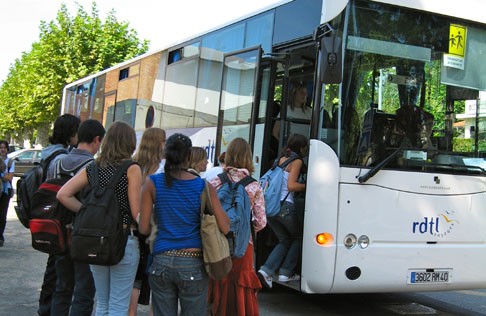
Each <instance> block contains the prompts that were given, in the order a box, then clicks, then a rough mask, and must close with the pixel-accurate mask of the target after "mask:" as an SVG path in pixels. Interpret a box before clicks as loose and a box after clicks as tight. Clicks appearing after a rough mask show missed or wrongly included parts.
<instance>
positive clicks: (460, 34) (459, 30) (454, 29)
mask: <svg viewBox="0 0 486 316" xmlns="http://www.w3.org/2000/svg"><path fill="white" fill-rule="evenodd" d="M466 35H467V28H466V27H465V26H462V25H457V24H451V25H450V27H449V54H452V55H456V56H460V57H463V58H464V57H465V53H466Z"/></svg>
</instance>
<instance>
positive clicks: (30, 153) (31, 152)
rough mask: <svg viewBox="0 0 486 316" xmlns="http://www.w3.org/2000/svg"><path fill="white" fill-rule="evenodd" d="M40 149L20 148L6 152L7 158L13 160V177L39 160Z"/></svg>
mask: <svg viewBox="0 0 486 316" xmlns="http://www.w3.org/2000/svg"><path fill="white" fill-rule="evenodd" d="M41 151H42V150H41V149H34V148H31V149H20V150H17V151H14V152H12V153H10V154H8V155H7V156H8V158H10V159H14V160H15V171H14V177H20V176H22V175H23V174H24V173H25V172H26V171H27V170H29V169H31V168H32V167H34V166H35V165H36V164H38V163H40V161H41Z"/></svg>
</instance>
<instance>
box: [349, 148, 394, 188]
mask: <svg viewBox="0 0 486 316" xmlns="http://www.w3.org/2000/svg"><path fill="white" fill-rule="evenodd" d="M401 151H402V147H399V148H397V150H395V151H394V152H392V153H391V154H390V156H388V157H386V158H385V159H383V160H382V161H380V162H379V163H378V164H377V165H376V166H374V167H373V168H371V169H370V170H369V171H368V172H367V173H366V174H365V175H363V176H361V177H359V178H358V182H359V183H365V182H366V181H368V180H369V179H370V178H371V177H373V176H374V175H375V174H376V173H377V172H378V171H380V170H381V169H382V168H383V167H384V166H386V165H387V164H388V163H389V162H390V161H391V160H392V159H394V158H395V157H396V156H397V155H398V154H399V153H400V152H401Z"/></svg>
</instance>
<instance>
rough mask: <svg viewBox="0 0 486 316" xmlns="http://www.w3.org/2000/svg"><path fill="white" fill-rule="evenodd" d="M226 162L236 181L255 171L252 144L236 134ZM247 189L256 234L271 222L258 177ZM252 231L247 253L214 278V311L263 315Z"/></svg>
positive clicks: (215, 180)
mask: <svg viewBox="0 0 486 316" xmlns="http://www.w3.org/2000/svg"><path fill="white" fill-rule="evenodd" d="M225 165H226V167H225V168H224V172H225V173H226V174H227V176H228V178H229V179H230V180H231V181H232V182H238V181H240V180H241V179H244V178H246V177H247V176H250V175H251V174H252V173H253V172H254V171H255V167H254V165H253V159H252V152H251V148H250V145H249V144H248V142H247V141H246V140H244V139H243V138H235V139H233V140H232V141H231V142H230V143H229V145H228V148H227V150H226V157H225ZM210 183H211V184H212V185H213V186H214V187H215V188H216V189H220V188H221V187H222V185H223V183H222V181H221V178H220V177H219V176H218V177H215V178H213V179H212V180H211V181H210ZM245 191H246V193H247V194H248V197H249V200H250V205H251V209H250V211H251V224H252V225H253V230H254V233H255V234H256V233H257V232H258V231H260V230H262V229H263V228H264V227H265V226H266V224H267V217H266V215H265V201H264V199H263V192H262V188H261V187H260V185H259V184H258V182H257V181H253V182H251V183H250V184H248V185H247V186H246V187H245ZM251 235H252V234H250V239H249V240H248V243H249V244H248V248H247V249H246V252H245V254H244V255H243V257H241V258H235V257H233V267H232V269H231V271H230V272H229V274H228V275H227V276H226V277H225V278H224V279H222V280H219V281H216V280H210V282H209V303H210V305H211V315H217V316H225V315H235V316H255V315H259V311H258V300H257V292H258V291H259V290H260V289H261V287H262V286H261V284H260V281H259V280H258V277H257V275H256V272H255V269H254V268H253V267H254V262H253V238H252V237H251Z"/></svg>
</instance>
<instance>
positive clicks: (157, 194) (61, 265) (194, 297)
mask: <svg viewBox="0 0 486 316" xmlns="http://www.w3.org/2000/svg"><path fill="white" fill-rule="evenodd" d="M50 141H51V145H50V146H48V147H46V148H45V149H44V150H43V152H42V156H43V157H46V156H47V155H48V154H49V153H50V152H52V151H54V150H56V149H58V148H65V149H67V148H69V147H71V146H73V147H76V146H77V148H75V149H73V150H71V151H70V152H69V154H66V155H62V156H61V157H59V158H58V159H62V161H63V163H65V164H67V165H70V166H74V165H76V164H79V162H80V161H81V160H83V159H84V160H88V159H92V157H93V156H94V155H95V154H96V153H97V152H98V150H100V152H99V153H98V155H97V157H96V158H95V159H94V162H92V163H96V164H97V166H98V172H99V181H100V186H101V187H103V186H105V185H106V184H107V183H108V181H109V179H110V178H111V177H112V176H113V175H114V173H115V171H116V169H117V167H118V166H120V165H121V164H122V163H123V162H124V161H126V160H134V161H135V162H136V164H132V165H130V167H129V168H128V169H127V171H126V172H125V174H124V175H123V176H122V178H121V179H120V181H119V182H118V183H117V186H116V196H117V199H118V201H119V202H120V206H121V207H120V208H121V212H122V216H123V224H124V227H125V228H126V230H127V233H128V234H129V238H128V241H127V244H126V248H125V256H124V257H123V259H122V260H121V261H120V262H119V263H118V264H116V265H113V266H100V265H87V264H83V263H79V262H73V261H72V260H71V259H70V256H69V253H67V254H63V255H55V256H54V255H50V256H49V259H48V264H47V267H46V273H45V278H44V284H43V286H42V291H41V297H40V305H39V310H38V314H39V315H91V313H92V309H93V302H94V297H96V315H117V316H118V315H128V312H129V310H130V315H135V314H136V302H137V294H138V293H139V289H140V288H141V287H142V284H143V283H144V280H145V281H146V279H147V277H148V283H149V285H150V289H151V292H152V294H151V295H152V312H153V314H154V315H178V310H179V306H180V309H181V315H205V314H211V315H258V314H259V311H258V301H257V292H258V291H259V290H260V289H261V287H262V285H261V283H260V280H262V281H263V285H264V286H267V287H271V278H272V275H273V274H275V273H277V272H278V269H279V268H280V272H279V280H280V281H282V282H287V281H290V280H292V279H296V278H297V276H296V270H297V266H298V257H299V253H300V247H301V242H302V225H301V221H300V217H299V216H298V214H297V212H296V210H295V207H294V206H293V199H292V196H293V194H288V195H287V194H286V192H288V191H291V192H297V191H302V190H304V189H305V184H303V183H299V182H298V177H299V174H300V173H301V170H302V168H303V162H302V160H301V159H298V160H294V161H292V163H290V164H289V165H288V166H287V168H286V170H285V174H286V178H285V179H286V180H285V181H284V182H285V186H282V189H283V190H282V196H283V198H286V201H285V202H284V203H283V207H282V209H281V212H280V213H279V214H278V215H277V216H275V217H270V218H268V223H269V225H270V227H271V228H272V229H273V231H274V232H275V234H276V236H277V238H278V240H279V243H278V245H277V246H276V247H275V248H274V250H273V251H272V253H271V255H270V257H269V258H268V260H267V262H266V263H265V264H264V265H263V266H262V267H261V268H260V270H259V271H258V274H257V272H256V271H255V269H254V258H253V243H254V240H253V238H252V237H250V240H249V241H248V243H249V246H248V248H247V250H246V253H245V255H244V256H243V257H242V258H235V259H233V268H232V270H231V271H230V273H229V274H228V276H227V277H226V278H224V279H223V280H212V279H209V278H208V275H207V274H206V271H205V268H204V262H203V254H202V250H203V249H202V240H201V235H200V222H201V219H200V204H201V193H202V191H203V189H204V187H205V180H204V179H202V178H201V177H200V176H199V173H201V172H204V171H205V168H206V164H207V156H206V152H205V151H204V150H203V149H202V148H199V149H200V150H199V149H198V147H193V146H192V142H191V139H190V138H189V137H187V136H186V135H183V134H180V133H177V134H173V135H171V136H170V137H169V138H167V139H166V134H165V131H164V130H162V129H160V128H149V129H147V130H145V132H144V133H143V135H142V138H141V140H140V144H139V146H138V149H137V139H136V134H135V131H134V129H133V128H132V127H131V126H130V125H128V124H126V123H124V122H120V121H117V122H114V123H113V124H112V125H111V126H110V127H109V128H108V130H107V131H106V134H105V130H104V128H103V126H102V125H101V124H100V123H99V122H98V121H95V120H86V121H84V122H82V123H81V122H80V121H79V119H78V118H76V117H74V116H72V115H70V114H64V115H62V116H60V117H59V118H58V119H57V120H56V122H55V124H54V131H53V136H52V137H51V138H50ZM307 150H308V141H307V139H306V138H305V137H304V136H301V135H298V134H293V135H291V136H290V137H289V139H288V142H287V145H286V146H285V148H284V150H283V152H282V155H281V156H280V157H279V161H278V163H279V164H281V163H283V162H284V161H285V160H286V159H289V157H290V155H291V154H297V155H299V157H301V158H302V157H304V156H305V155H306V154H307ZM134 152H135V155H133V153H134ZM56 158H57V157H56ZM220 159H222V160H223V161H224V164H225V167H224V168H222V169H221V170H219V171H223V172H225V173H226V174H227V175H228V176H229V178H230V179H231V180H232V181H234V182H237V181H239V180H240V179H242V178H244V177H246V176H249V175H252V173H253V172H254V165H253V160H252V152H251V148H250V146H249V144H248V143H247V142H246V140H244V139H242V138H235V139H233V140H232V141H231V142H230V143H229V145H228V147H227V150H226V152H225V155H224V156H223V157H220ZM55 161H56V160H54V161H52V162H51V164H50V166H49V168H48V177H53V176H54V175H53V173H52V172H53V165H54V164H55ZM92 163H88V164H87V165H86V167H85V168H82V169H81V170H80V171H79V172H78V173H77V174H76V175H75V176H74V177H73V178H72V179H70V180H69V181H68V182H67V183H66V184H65V185H64V186H63V187H62V188H61V189H60V191H59V192H58V194H57V197H58V200H59V201H60V202H61V203H62V204H63V205H64V206H65V207H67V208H68V209H69V210H71V211H73V212H74V214H76V212H78V211H79V210H80V209H81V206H82V200H81V199H80V193H81V192H82V191H83V190H85V189H86V188H88V187H89V186H90V184H91V183H92V181H93V174H92V173H93V165H92ZM208 180H210V181H209V183H210V184H211V185H210V186H208V188H209V196H210V199H211V202H212V205H213V211H214V214H215V217H216V220H217V223H218V227H219V229H220V231H221V232H222V233H223V234H226V233H228V231H229V219H228V217H227V215H226V213H225V212H224V210H223V209H222V207H221V204H220V201H219V199H218V195H217V190H218V189H219V188H220V187H221V186H222V182H221V180H220V178H219V177H213V178H212V179H208ZM245 190H246V192H247V193H248V197H249V200H250V202H251V213H252V217H251V218H252V225H253V229H254V232H255V233H256V232H258V231H260V230H262V229H263V228H264V227H265V226H266V224H267V217H266V214H265V201H264V197H263V192H262V189H261V187H260V185H259V183H258V182H252V183H251V184H249V185H247V186H246V187H245ZM74 220H76V219H74ZM146 236H149V237H146ZM145 239H146V240H145ZM147 243H149V244H150V247H148V246H147ZM137 272H138V273H137ZM259 278H260V280H259ZM133 294H136V295H133ZM131 297H132V299H131Z"/></svg>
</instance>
